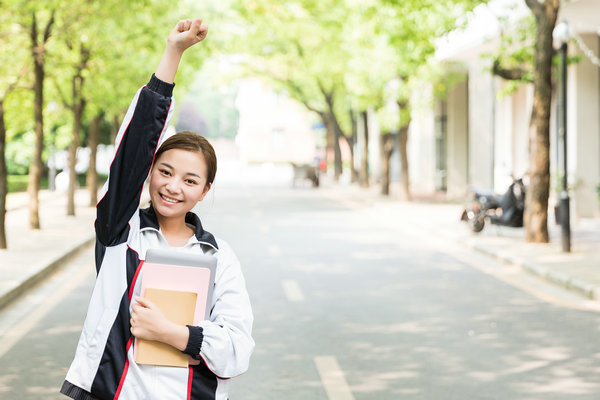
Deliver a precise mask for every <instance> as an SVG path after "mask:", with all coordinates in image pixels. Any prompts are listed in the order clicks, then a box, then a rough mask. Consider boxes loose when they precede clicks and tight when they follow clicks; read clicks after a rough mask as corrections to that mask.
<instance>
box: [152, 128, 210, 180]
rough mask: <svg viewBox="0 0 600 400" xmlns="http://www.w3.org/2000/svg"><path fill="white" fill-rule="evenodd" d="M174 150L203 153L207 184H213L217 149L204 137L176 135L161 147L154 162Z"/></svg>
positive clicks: (184, 132) (188, 133) (186, 133)
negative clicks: (166, 152)
mask: <svg viewBox="0 0 600 400" xmlns="http://www.w3.org/2000/svg"><path fill="white" fill-rule="evenodd" d="M174 149H178V150H187V151H192V152H196V153H201V154H202V155H203V156H204V159H205V160H206V175H207V176H206V184H207V185H209V184H212V183H213V181H214V180H215V175H216V174H217V155H216V154H215V149H214V148H213V147H212V145H211V144H210V142H209V141H208V140H206V138H205V137H204V136H200V135H198V134H197V133H194V132H190V131H183V132H179V133H176V134H175V135H173V136H171V137H170V138H168V139H167V140H165V141H164V142H163V144H161V145H160V147H159V148H158V150H157V151H156V154H155V155H154V162H156V161H158V159H159V158H160V156H161V155H162V154H163V153H164V152H165V151H168V150H174Z"/></svg>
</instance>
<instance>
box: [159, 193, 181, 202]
mask: <svg viewBox="0 0 600 400" xmlns="http://www.w3.org/2000/svg"><path fill="white" fill-rule="evenodd" d="M160 197H162V198H163V199H164V200H166V201H168V202H169V203H179V200H177V199H172V198H170V197H167V196H165V195H162V194H161V195H160Z"/></svg>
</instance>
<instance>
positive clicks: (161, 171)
mask: <svg viewBox="0 0 600 400" xmlns="http://www.w3.org/2000/svg"><path fill="white" fill-rule="evenodd" d="M159 171H160V173H161V174H163V175H165V176H170V175H171V172H170V171H169V170H166V169H159Z"/></svg>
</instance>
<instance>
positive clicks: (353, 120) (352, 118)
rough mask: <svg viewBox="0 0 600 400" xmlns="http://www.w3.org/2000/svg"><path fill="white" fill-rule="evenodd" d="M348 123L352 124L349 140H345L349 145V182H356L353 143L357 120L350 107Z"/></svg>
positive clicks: (356, 130)
mask: <svg viewBox="0 0 600 400" xmlns="http://www.w3.org/2000/svg"><path fill="white" fill-rule="evenodd" d="M349 114H350V123H351V125H352V133H351V136H350V140H346V141H347V142H348V146H349V147H350V171H351V175H350V182H352V183H356V182H358V170H357V169H356V167H355V166H354V145H355V144H356V140H357V137H358V121H357V120H356V114H355V112H354V110H352V109H350V111H349Z"/></svg>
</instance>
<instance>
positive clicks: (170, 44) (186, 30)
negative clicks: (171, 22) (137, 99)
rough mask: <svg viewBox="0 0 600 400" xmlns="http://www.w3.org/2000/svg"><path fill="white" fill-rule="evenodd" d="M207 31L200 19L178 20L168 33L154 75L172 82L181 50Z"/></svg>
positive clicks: (203, 36) (202, 37)
mask: <svg viewBox="0 0 600 400" xmlns="http://www.w3.org/2000/svg"><path fill="white" fill-rule="evenodd" d="M207 33H208V27H207V26H206V25H205V24H203V23H202V20H201V19H195V20H191V19H185V20H182V21H179V22H178V23H177V25H176V26H175V28H173V30H172V31H171V33H170V34H169V38H168V39H167V47H166V48H165V52H164V53H163V56H162V58H161V60H160V63H159V64H158V68H156V73H155V75H156V77H157V78H158V79H160V80H161V81H164V82H167V83H173V82H174V80H175V74H176V73H177V68H178V67H179V61H180V60H181V56H182V55H183V52H184V51H185V50H187V49H188V48H189V47H191V46H193V45H195V44H196V43H198V42H201V41H202V40H204V38H205V37H206V34H207Z"/></svg>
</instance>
